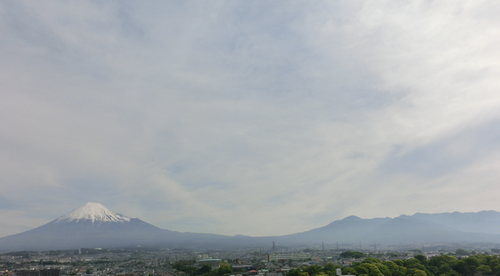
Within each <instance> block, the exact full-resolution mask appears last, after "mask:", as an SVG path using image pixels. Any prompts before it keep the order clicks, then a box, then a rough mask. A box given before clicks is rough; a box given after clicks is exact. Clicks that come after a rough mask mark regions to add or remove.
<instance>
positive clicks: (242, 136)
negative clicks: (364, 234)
mask: <svg viewBox="0 0 500 276" xmlns="http://www.w3.org/2000/svg"><path fill="white" fill-rule="evenodd" d="M499 13H500V3H499V2H498V1H481V0H477V1H476V0H475V1H461V0H453V1H451V0H450V1H399V0H387V1H386V0H381V1H358V0H345V1H342V0H339V1H286V2H285V1H263V0H256V1H240V0H237V1H127V0H123V1H90V0H89V1H14V0H6V1H1V2H0V83H1V85H0V218H1V219H0V236H6V235H11V234H15V233H19V232H22V231H26V230H29V229H32V228H35V227H37V226H40V225H42V224H44V223H47V222H50V221H52V220H54V219H56V218H58V217H60V216H62V215H64V214H66V213H68V212H70V211H71V210H73V209H76V208H78V207H79V206H81V205H83V204H85V203H86V202H89V201H91V202H98V203H101V204H103V205H105V206H106V207H108V208H110V209H111V210H114V211H117V212H119V213H121V214H124V215H127V216H129V217H134V218H135V217H137V218H140V219H142V220H144V221H146V222H149V223H151V224H153V225H155V226H158V227H161V228H164V229H169V230H176V231H181V232H185V231H188V232H203V233H217V234H225V235H236V234H243V235H251V236H267V235H284V234H291V233H296V232H302V231H306V230H309V229H312V228H317V227H321V226H324V225H326V224H328V223H330V222H332V221H334V220H338V219H342V218H344V217H347V216H349V215H356V216H359V217H361V218H374V217H397V216H399V215H401V214H406V215H412V214H414V213H416V212H420V213H441V212H454V211H459V212H477V211H482V210H497V211H500V201H498V195H499V194H500V185H498V184H499V180H500V78H499V76H500V47H498V45H500V17H498V14H499Z"/></svg>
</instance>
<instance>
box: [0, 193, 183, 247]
mask: <svg viewBox="0 0 500 276" xmlns="http://www.w3.org/2000/svg"><path fill="white" fill-rule="evenodd" d="M176 234H177V233H175V232H172V231H169V230H163V229H160V228H158V227H156V226H153V225H151V224H149V223H146V222H144V221H142V220H140V219H137V218H129V217H127V216H124V215H122V214H119V213H116V212H114V211H111V210H109V209H108V208H106V207H105V206H103V205H101V204H99V203H94V202H89V203H86V204H85V205H83V206H81V207H80V208H77V209H75V210H73V211H71V212H69V213H68V214H66V215H64V216H62V217H60V218H58V219H56V220H53V221H51V222H49V223H47V224H45V225H42V226H40V227H38V228H35V229H32V230H29V231H26V232H23V233H19V234H16V235H12V236H7V237H4V238H0V250H2V251H18V250H51V249H66V248H67V249H69V248H79V247H87V248H91V247H116V246H124V245H134V244H151V243H152V242H153V241H154V240H157V239H158V238H164V239H165V238H167V237H169V236H175V235H176Z"/></svg>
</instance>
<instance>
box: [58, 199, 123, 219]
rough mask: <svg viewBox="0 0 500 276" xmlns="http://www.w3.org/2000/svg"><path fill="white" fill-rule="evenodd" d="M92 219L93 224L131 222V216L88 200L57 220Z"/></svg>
mask: <svg viewBox="0 0 500 276" xmlns="http://www.w3.org/2000/svg"><path fill="white" fill-rule="evenodd" d="M81 220H82V221H87V220H90V221H92V224H93V223H94V222H96V221H98V222H129V221H130V218H129V217H127V216H124V215H122V214H118V213H117V212H114V211H111V210H109V209H108V208H106V206H104V205H102V204H99V203H95V202H87V203H85V204H84V205H83V206H81V207H80V208H77V209H75V210H73V211H71V212H69V213H67V214H66V215H64V216H62V217H60V218H59V219H57V220H56V223H57V222H60V221H66V222H72V221H74V222H79V221H81Z"/></svg>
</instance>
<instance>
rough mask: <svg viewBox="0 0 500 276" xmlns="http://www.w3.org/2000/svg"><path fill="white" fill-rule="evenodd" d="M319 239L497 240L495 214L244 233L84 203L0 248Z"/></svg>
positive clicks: (349, 221) (0, 242)
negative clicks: (155, 220)
mask: <svg viewBox="0 0 500 276" xmlns="http://www.w3.org/2000/svg"><path fill="white" fill-rule="evenodd" d="M272 241H275V242H276V243H278V244H280V245H312V244H320V243H321V242H325V243H331V244H333V243H337V242H338V243H342V244H346V243H351V244H357V243H358V242H363V243H378V244H380V243H385V244H400V243H457V242H494V243H499V242H500V213H498V212H495V211H482V212H478V213H458V212H454V213H441V214H421V213H416V214H415V215H413V216H406V215H401V216H399V217H397V218H393V219H391V218H374V219H361V218H359V217H356V216H349V217H346V218H344V219H342V220H337V221H334V222H332V223H330V224H328V225H326V226H324V227H320V228H316V229H312V230H309V231H306V232H302V233H296V234H291V235H285V236H274V237H272V236H269V237H250V236H243V235H236V236H224V235H216V234H202V233H181V232H176V231H170V230H165V229H161V228H158V227H156V226H153V225H151V224H149V223H146V222H144V221H142V220H140V219H137V218H129V217H127V216H124V215H121V214H118V213H116V212H113V211H111V210H109V209H107V208H106V207H104V206H103V205H101V204H98V203H91V202H89V203H87V204H85V205H83V206H82V207H80V208H78V209H75V210H73V211H72V212H70V213H68V214H66V215H64V216H62V217H60V218H58V219H56V220H54V221H51V222H49V223H47V224H45V225H42V226H40V227H38V228H35V229H32V230H29V231H26V232H23V233H20V234H16V235H11V236H7V237H3V238H0V251H3V252H5V251H20V250H53V249H75V248H81V247H84V248H94V247H100V248H116V247H129V246H136V245H141V246H154V247H174V246H176V247H195V248H215V247H218V248H223V247H241V246H254V247H256V246H263V245H268V246H269V245H270V244H271V243H272Z"/></svg>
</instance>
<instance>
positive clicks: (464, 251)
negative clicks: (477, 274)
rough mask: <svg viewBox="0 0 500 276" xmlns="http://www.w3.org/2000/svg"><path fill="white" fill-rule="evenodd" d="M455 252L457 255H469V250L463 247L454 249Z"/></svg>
mask: <svg viewBox="0 0 500 276" xmlns="http://www.w3.org/2000/svg"><path fill="white" fill-rule="evenodd" d="M455 254H456V255H457V256H465V255H469V251H467V250H465V249H463V248H459V249H457V250H456V251H455Z"/></svg>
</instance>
